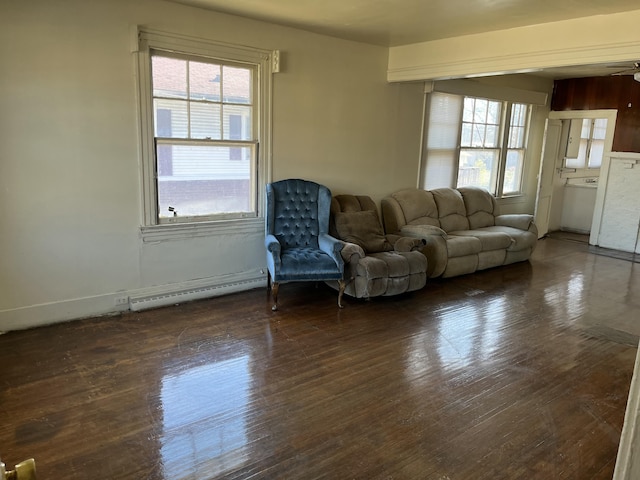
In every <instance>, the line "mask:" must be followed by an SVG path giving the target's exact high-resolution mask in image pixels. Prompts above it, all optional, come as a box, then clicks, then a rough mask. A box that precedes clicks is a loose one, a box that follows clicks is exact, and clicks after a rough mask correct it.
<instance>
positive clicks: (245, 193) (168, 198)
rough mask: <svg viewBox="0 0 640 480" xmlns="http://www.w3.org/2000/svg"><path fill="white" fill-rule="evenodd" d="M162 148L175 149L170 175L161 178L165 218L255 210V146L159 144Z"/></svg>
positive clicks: (160, 199) (160, 200)
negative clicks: (252, 184) (252, 179)
mask: <svg viewBox="0 0 640 480" xmlns="http://www.w3.org/2000/svg"><path fill="white" fill-rule="evenodd" d="M160 147H162V148H165V149H166V148H169V149H170V150H171V153H170V155H169V156H170V158H171V168H170V169H169V168H167V166H166V165H165V166H164V169H165V171H168V172H170V174H168V175H160V176H159V177H158V211H159V216H160V217H161V218H170V217H174V216H178V217H183V216H201V215H215V214H224V213H244V212H252V211H253V205H250V202H251V200H250V199H251V198H252V194H251V170H252V168H251V165H252V163H253V162H252V161H251V159H252V157H253V155H254V152H253V148H252V147H251V146H246V147H227V146H219V145H212V146H208V145H206V146H200V145H159V146H158V149H160ZM232 152H233V153H232ZM232 157H237V158H236V159H232ZM170 207H171V209H172V210H169V208H170ZM174 213H175V215H174Z"/></svg>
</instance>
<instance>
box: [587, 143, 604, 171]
mask: <svg viewBox="0 0 640 480" xmlns="http://www.w3.org/2000/svg"><path fill="white" fill-rule="evenodd" d="M603 155H604V140H593V141H592V142H591V151H590V152H589V168H600V167H601V166H602V157H603Z"/></svg>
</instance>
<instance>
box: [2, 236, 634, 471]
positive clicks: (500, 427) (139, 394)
mask: <svg viewBox="0 0 640 480" xmlns="http://www.w3.org/2000/svg"><path fill="white" fill-rule="evenodd" d="M639 285H640V267H638V264H635V263H633V262H630V261H626V260H624V259H620V258H615V257H613V256H603V255H597V254H594V252H593V250H592V249H590V248H589V247H588V246H587V245H585V244H581V243H577V242H571V241H563V240H557V239H547V240H542V241H540V242H539V246H538V249H537V250H536V252H535V254H534V257H533V259H532V260H531V262H526V263H520V264H516V265H511V266H507V267H503V268H497V269H491V270H488V271H483V272H477V273H475V274H473V275H466V276H463V277H458V278H452V279H444V280H433V281H430V282H429V284H428V285H427V287H426V288H425V289H423V290H421V291H419V292H414V293H412V294H407V295H401V296H397V297H390V298H377V299H373V300H371V301H361V300H355V299H351V298H345V301H344V303H345V304H346V308H344V309H342V310H340V309H337V308H336V306H335V295H336V293H335V292H334V291H333V290H331V289H329V288H328V287H325V286H323V285H320V286H319V287H317V288H316V287H314V286H313V285H310V284H307V285H305V284H285V285H283V286H282V288H281V290H280V304H281V305H280V310H279V311H278V312H275V313H274V312H272V311H271V309H270V300H269V297H268V295H267V294H266V292H265V291H264V290H262V289H260V290H255V291H250V292H243V293H239V294H234V295H228V296H224V297H218V298H213V299H210V300H205V301H200V302H193V303H189V304H184V305H178V306H174V307H168V308H162V309H157V310H153V311H146V312H137V313H136V312H132V313H128V314H124V315H119V316H114V317H103V318H96V319H86V320H80V321H74V322H69V323H65V324H58V325H53V326H50V327H42V328H37V329H32V330H28V331H19V332H10V333H8V334H6V335H2V336H0V457H1V458H2V459H3V460H4V461H5V463H7V464H9V465H12V464H15V463H17V462H19V461H21V460H23V459H25V458H29V457H35V458H36V462H37V467H38V472H39V476H40V477H41V478H49V479H55V478H65V479H71V480H73V479H87V478H91V479H92V480H100V479H136V480H138V479H147V478H148V479H172V480H175V479H185V480H186V479H190V480H191V479H213V478H230V479H271V478H274V479H275V478H277V479H282V478H291V479H297V478H301V479H302V478H304V479H325V478H326V479H335V478H353V479H390V478H393V479H415V478H424V479H438V480H442V479H467V478H468V479H474V480H475V479H492V480H494V479H511V478H518V479H521V478H527V479H545V480H546V479H549V478H566V479H583V478H597V479H600V478H601V479H608V478H611V476H612V473H613V468H614V465H615V456H616V453H617V446H618V442H619V438H620V432H621V428H622V421H623V417H624V410H625V406H626V399H627V394H628V390H629V384H630V380H631V375H632V369H633V365H634V359H635V354H636V347H637V341H638V336H639V335H640V324H638V322H637V318H640V315H639V313H640V296H638V295H636V292H637V291H638V286H639Z"/></svg>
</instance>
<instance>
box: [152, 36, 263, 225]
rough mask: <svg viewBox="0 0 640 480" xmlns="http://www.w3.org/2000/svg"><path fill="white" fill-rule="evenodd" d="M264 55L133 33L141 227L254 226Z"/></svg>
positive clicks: (259, 172) (260, 157)
mask: <svg viewBox="0 0 640 480" xmlns="http://www.w3.org/2000/svg"><path fill="white" fill-rule="evenodd" d="M268 59H269V53H268V52H263V51H260V50H254V49H248V48H246V47H233V46H228V45H219V44H215V43H211V42H206V41H199V40H194V39H191V38H184V37H176V36H173V35H163V34H159V33H150V32H141V34H140V51H139V74H140V75H139V82H140V96H141V102H140V103H141V119H142V142H143V163H144V165H143V176H144V191H145V224H146V225H147V226H154V225H161V224H172V223H173V224H175V223H181V224H182V223H196V224H197V223H202V222H212V221H217V220H237V219H251V218H258V217H259V216H260V215H261V212H260V206H261V203H262V202H261V195H262V192H261V190H262V189H261V185H263V184H264V183H265V182H266V178H265V177H266V172H267V169H266V166H265V163H266V160H267V157H266V155H265V154H266V152H265V151H264V147H265V144H266V143H267V141H268V133H267V132H268V129H269V125H268V119H269V114H268V109H269V102H268V98H269V95H268V91H269V82H268V77H269V72H268V65H269V62H268Z"/></svg>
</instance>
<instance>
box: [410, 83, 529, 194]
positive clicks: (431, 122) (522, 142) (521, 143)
mask: <svg viewBox="0 0 640 480" xmlns="http://www.w3.org/2000/svg"><path fill="white" fill-rule="evenodd" d="M530 115H531V108H530V106H529V105H526V104H523V103H516V102H510V101H499V100H492V99H487V98H477V97H469V96H461V95H453V94H448V93H440V92H433V93H431V95H430V103H429V115H428V123H427V135H426V137H425V138H426V145H425V149H424V152H425V156H424V159H423V164H424V165H423V169H422V179H421V184H422V187H423V188H427V189H429V188H437V187H463V186H477V187H482V188H485V189H487V190H489V191H490V192H491V193H493V194H494V195H496V196H498V197H502V196H510V195H517V194H519V193H520V192H521V189H522V175H523V172H524V162H525V153H526V141H527V135H528V129H529V119H530Z"/></svg>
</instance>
